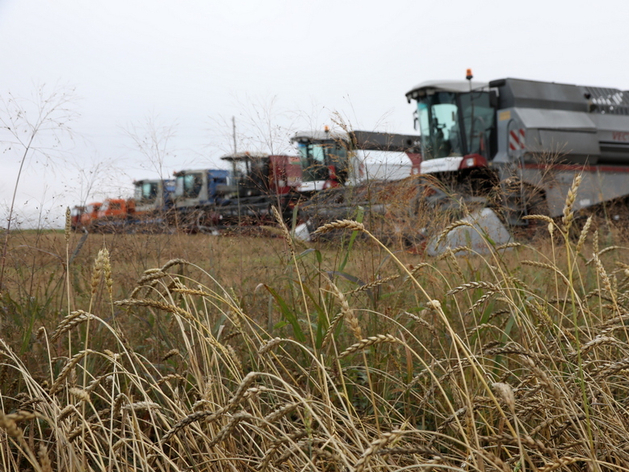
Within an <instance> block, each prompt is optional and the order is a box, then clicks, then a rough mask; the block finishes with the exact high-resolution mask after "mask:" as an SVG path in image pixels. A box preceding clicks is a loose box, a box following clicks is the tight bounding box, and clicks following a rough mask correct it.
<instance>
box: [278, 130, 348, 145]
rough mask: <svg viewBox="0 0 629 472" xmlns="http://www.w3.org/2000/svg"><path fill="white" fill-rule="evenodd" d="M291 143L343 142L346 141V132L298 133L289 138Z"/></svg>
mask: <svg viewBox="0 0 629 472" xmlns="http://www.w3.org/2000/svg"><path fill="white" fill-rule="evenodd" d="M290 140H291V141H293V142H296V143H308V142H311V141H337V140H343V141H347V140H348V138H347V133H346V132H344V131H343V132H340V133H339V132H337V131H329V130H325V131H299V132H297V133H295V135H294V136H293V137H292V138H290Z"/></svg>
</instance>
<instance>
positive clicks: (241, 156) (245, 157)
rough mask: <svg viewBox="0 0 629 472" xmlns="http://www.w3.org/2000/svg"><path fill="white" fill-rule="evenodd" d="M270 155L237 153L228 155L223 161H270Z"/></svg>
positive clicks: (222, 157)
mask: <svg viewBox="0 0 629 472" xmlns="http://www.w3.org/2000/svg"><path fill="white" fill-rule="evenodd" d="M268 158H269V154H267V153H264V152H237V153H232V154H226V155H224V156H221V160H223V161H228V162H234V161H251V160H255V159H268Z"/></svg>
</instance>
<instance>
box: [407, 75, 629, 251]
mask: <svg viewBox="0 0 629 472" xmlns="http://www.w3.org/2000/svg"><path fill="white" fill-rule="evenodd" d="M466 78H467V81H431V82H424V83H422V84H420V85H418V86H417V87H414V88H413V89H412V90H410V91H409V92H408V93H407V94H406V97H407V99H408V101H409V102H410V101H411V100H415V101H416V102H417V112H416V113H417V115H416V119H417V121H418V122H419V127H420V130H421V136H422V139H421V146H422V155H423V158H424V160H423V162H422V163H421V166H420V170H421V175H422V180H423V181H424V185H425V187H424V189H426V188H430V191H429V192H427V193H429V194H432V195H431V197H430V198H432V204H433V205H435V206H440V205H441V206H443V207H444V208H445V207H448V206H449V205H450V204H451V202H452V201H455V200H458V201H462V202H463V203H464V204H466V205H467V204H471V205H473V204H480V209H478V210H477V211H474V212H472V213H471V214H470V215H469V216H468V219H469V221H470V222H472V223H473V224H475V225H477V227H479V228H481V229H482V230H483V231H486V232H487V234H488V235H489V237H490V238H491V239H492V240H494V241H495V242H497V243H501V242H504V241H505V240H506V239H508V238H509V233H508V232H507V230H506V228H505V226H503V222H504V223H505V224H506V225H507V226H508V227H511V228H514V227H526V226H527V225H528V224H530V223H529V222H528V221H527V220H526V219H523V218H524V217H525V216H527V215H529V214H534V213H541V214H546V215H548V216H550V217H558V216H560V215H561V214H562V211H563V207H564V203H565V201H566V195H567V192H568V190H569V189H570V187H571V185H572V182H573V180H574V178H575V176H576V175H577V174H581V175H582V182H581V185H580V187H579V189H578V193H577V196H576V200H575V203H574V207H573V209H574V210H581V209H586V208H594V207H596V206H600V205H602V204H605V203H607V202H618V201H622V200H623V199H625V198H626V197H627V196H628V195H629V92H623V91H621V90H618V89H614V88H603V87H590V86H579V85H569V84H558V83H551V82H538V81H532V80H522V79H513V78H507V79H500V80H494V81H492V82H489V83H477V82H475V83H472V74H471V71H469V70H468V74H467V77H466ZM435 182H437V183H438V185H435ZM424 194H426V192H425V191H424ZM453 197H454V198H453ZM623 204H625V205H626V202H623ZM497 214H499V215H500V217H501V218H498V216H497ZM470 238H472V239H470ZM470 242H471V245H472V249H473V250H476V251H478V250H483V249H486V248H487V246H486V242H485V241H484V239H483V238H481V237H478V236H477V235H476V231H469V228H465V227H461V228H457V229H456V230H455V231H453V232H451V233H450V234H449V235H448V237H447V238H446V239H445V240H444V241H443V243H442V244H440V245H439V246H437V245H436V244H435V242H434V240H433V241H432V242H430V243H429V244H428V252H429V254H438V253H440V252H442V251H444V250H445V248H446V247H452V248H455V247H459V246H464V245H466V244H468V243H470Z"/></svg>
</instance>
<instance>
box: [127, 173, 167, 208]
mask: <svg viewBox="0 0 629 472" xmlns="http://www.w3.org/2000/svg"><path fill="white" fill-rule="evenodd" d="M133 188H134V192H133V198H134V199H135V211H136V214H138V215H142V214H151V213H159V212H164V211H167V210H168V209H170V208H171V207H172V205H173V200H174V194H175V179H144V180H135V181H133Z"/></svg>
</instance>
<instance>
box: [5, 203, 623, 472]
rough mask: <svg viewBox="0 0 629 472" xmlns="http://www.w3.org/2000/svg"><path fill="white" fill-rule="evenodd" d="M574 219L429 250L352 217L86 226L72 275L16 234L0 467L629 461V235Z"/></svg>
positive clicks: (56, 247)
mask: <svg viewBox="0 0 629 472" xmlns="http://www.w3.org/2000/svg"><path fill="white" fill-rule="evenodd" d="M574 224H575V220H574V218H573V215H572V214H571V212H570V211H569V210H568V211H567V212H566V214H565V215H564V217H563V218H562V221H559V222H557V224H555V223H553V225H554V226H553V228H554V229H553V231H552V235H549V236H547V237H546V238H545V239H544V240H543V241H542V242H541V243H538V244H537V246H536V247H530V246H527V245H526V244H521V245H517V246H514V247H511V248H510V249H509V250H508V251H504V250H497V249H496V248H493V250H492V251H491V252H490V254H489V255H486V256H468V257H466V258H458V257H456V256H455V255H454V254H453V253H452V252H449V253H446V254H445V255H444V256H443V257H441V258H438V259H432V260H424V259H423V257H422V256H420V255H414V254H408V253H406V252H399V251H395V250H394V251H391V249H390V246H389V247H387V246H384V245H382V244H381V243H380V242H379V240H378V239H376V238H375V237H373V235H372V233H370V232H369V231H368V230H367V229H366V226H364V225H362V224H358V223H352V222H340V223H338V224H336V225H334V226H329V227H328V228H327V229H329V230H334V231H345V232H346V233H347V235H346V238H345V239H344V240H343V241H342V242H336V243H334V244H328V245H314V246H312V247H309V248H301V247H300V246H299V245H298V244H297V243H296V242H292V241H291V245H287V244H286V243H285V242H284V241H283V240H280V239H263V238H244V237H233V238H215V237H210V236H202V235H196V236H191V235H159V236H155V235H127V236H98V237H92V236H90V238H88V240H87V241H86V242H85V245H84V247H83V248H82V250H81V252H80V253H79V255H77V256H76V257H75V258H74V260H73V261H72V263H71V264H70V270H69V271H68V272H66V271H65V264H66V261H67V258H66V257H64V256H55V254H64V253H65V252H66V250H65V248H64V247H63V245H64V244H65V238H64V235H44V236H41V237H40V239H39V240H38V241H37V242H36V243H35V242H30V243H28V246H29V247H30V248H31V250H30V251H29V250H27V248H24V247H19V246H20V245H21V244H20V242H19V237H18V235H15V236H14V238H13V240H14V244H15V245H16V246H14V247H13V248H12V249H11V251H10V255H11V257H12V258H13V259H12V261H13V265H11V266H10V270H8V272H7V275H8V276H9V277H8V280H9V281H10V282H11V283H12V285H7V286H6V287H5V289H4V291H3V292H2V296H3V298H2V306H1V307H0V308H2V310H3V311H4V318H3V320H4V321H3V326H2V338H3V339H2V340H0V357H1V359H2V361H1V367H0V375H1V377H2V378H1V379H0V380H1V382H0V385H2V392H1V395H0V401H1V403H2V411H3V412H2V414H1V416H0V428H1V430H0V469H1V470H43V471H48V470H64V471H66V470H67V471H75V470H76V471H78V470H99V471H110V470H121V471H127V470H151V471H152V470H156V471H176V470H177V471H180V470H201V471H206V470H207V471H214V470H216V471H223V470H230V471H235V470H238V471H240V470H243V471H244V470H251V471H254V470H256V471H262V470H270V471H273V470H286V471H297V470H312V471H320V470H326V471H345V470H347V471H369V470H371V471H376V470H378V471H393V470H435V469H450V470H466V471H471V470H478V471H490V470H500V471H510V470H513V471H524V470H531V471H539V470H541V471H544V472H549V471H551V470H558V469H570V470H575V471H576V470H618V471H620V470H627V468H629V434H628V433H629V416H628V414H627V405H626V400H627V398H629V383H628V382H627V370H628V369H629V344H628V342H629V336H628V332H627V322H628V321H629V314H628V308H629V261H626V258H627V249H628V248H627V247H625V246H624V245H622V244H619V245H614V244H612V243H614V242H616V243H618V240H617V239H615V236H614V235H613V234H609V233H608V232H607V230H606V229H604V228H602V227H597V225H596V223H592V222H590V223H589V224H588V225H586V228H584V230H583V231H587V233H584V232H581V233H580V235H581V237H577V238H574V239H572V237H571V235H570V233H571V226H573V225H574ZM322 231H323V230H322ZM354 231H360V232H361V233H362V234H364V235H365V236H366V240H362V241H361V240H354V239H352V238H351V234H353V232H354ZM597 231H601V232H597ZM283 234H284V237H285V238H289V237H290V235H289V234H288V233H287V232H286V231H284V232H283ZM24 237H26V236H24ZM28 237H35V236H28ZM79 237H80V235H73V236H72V237H71V238H70V241H69V242H68V247H69V250H68V251H67V252H68V253H69V254H71V253H72V251H73V249H74V247H75V245H76V243H77V239H78V238H79ZM24 241H26V240H24ZM488 244H490V243H488ZM33 247H36V248H37V249H36V250H33V249H32V248H33ZM104 247H106V248H107V250H108V251H107V252H105V251H101V249H103V248H104ZM610 248H611V249H610ZM99 254H100V255H99ZM97 260H98V263H97V264H94V261H97ZM20 264H23V266H22V265H20ZM108 267H110V269H108ZM51 274H53V275H51ZM24 281H26V282H28V283H27V284H25V283H24ZM58 281H59V282H58ZM108 281H111V282H109V283H108ZM57 284H58V285H59V288H57ZM27 287H30V288H28V289H27ZM28 290H30V292H29V291H28ZM22 294H24V295H25V296H30V297H32V298H34V299H35V300H34V301H33V302H32V303H33V304H34V305H37V306H38V307H39V309H38V310H39V311H38V310H34V311H33V310H31V311H29V309H28V306H27V305H28V303H31V302H29V299H27V298H22ZM18 309H21V310H22V314H23V315H24V316H30V318H24V319H21V320H20V318H19V317H18V316H17V315H15V316H13V317H11V316H9V315H8V314H7V313H9V312H10V311H11V310H18ZM80 309H83V310H85V311H81V310H80ZM40 326H42V329H40V330H39V332H37V329H38V328H40ZM36 332H37V336H36ZM25 333H28V335H27V334H25Z"/></svg>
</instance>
